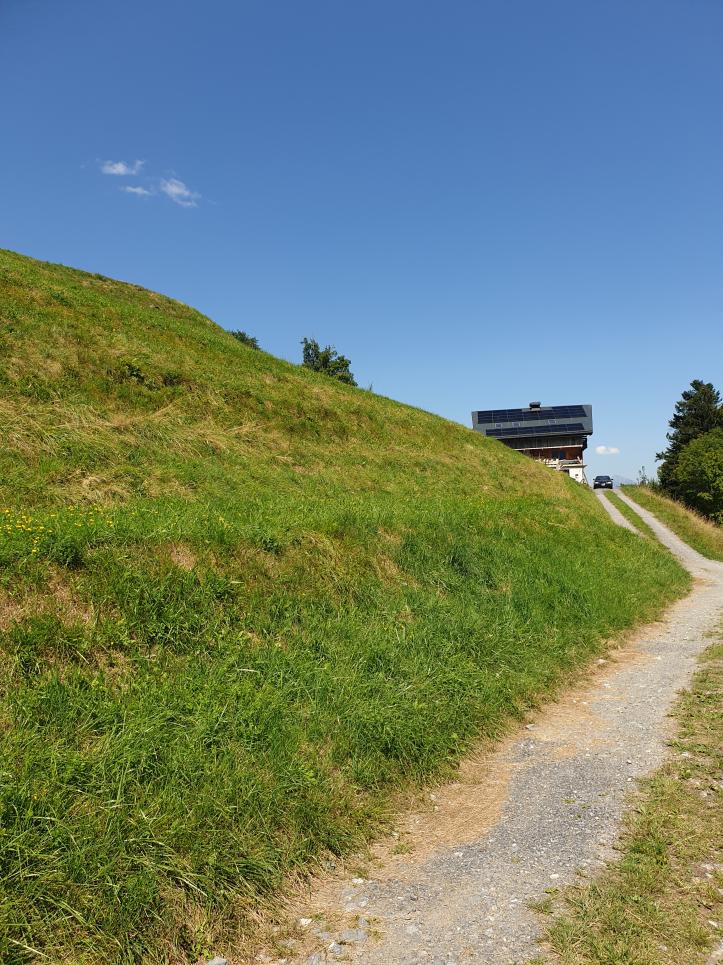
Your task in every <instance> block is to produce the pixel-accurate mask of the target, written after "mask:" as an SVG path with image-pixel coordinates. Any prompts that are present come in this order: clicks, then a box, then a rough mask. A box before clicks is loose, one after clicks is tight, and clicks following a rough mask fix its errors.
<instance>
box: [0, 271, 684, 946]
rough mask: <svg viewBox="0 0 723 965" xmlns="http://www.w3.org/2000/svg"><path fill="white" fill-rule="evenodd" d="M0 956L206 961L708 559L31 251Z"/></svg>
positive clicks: (6, 698) (3, 344) (8, 515)
mask: <svg viewBox="0 0 723 965" xmlns="http://www.w3.org/2000/svg"><path fill="white" fill-rule="evenodd" d="M0 322H1V324H0V420H1V423H0V424H1V426H2V432H3V446H2V448H1V450H0V492H1V494H0V508H1V509H2V511H3V512H2V515H3V518H4V522H2V523H1V524H0V562H1V563H2V569H1V570H0V573H1V576H0V648H1V649H2V651H3V663H2V668H3V669H2V672H1V676H0V696H1V698H2V703H1V708H0V720H2V727H0V769H1V770H2V773H3V781H2V784H1V785H0V819H1V821H2V826H1V828H0V888H1V889H2V894H1V895H0V958H1V959H2V960H3V961H6V962H16V961H26V960H35V959H36V958H38V957H39V955H40V954H41V953H42V954H44V955H46V956H48V957H49V959H50V960H51V961H58V962H60V961H73V962H86V961H87V962H101V961H102V962H128V961H138V960H144V961H154V962H159V961H172V962H192V961H195V960H196V959H197V958H198V956H199V955H201V954H203V953H205V952H208V951H210V950H211V948H212V947H213V948H214V949H215V950H216V951H221V950H225V949H231V948H232V946H233V940H232V937H231V936H233V935H237V934H238V933H239V932H238V929H239V928H241V929H243V927H244V922H245V921H246V919H247V915H248V912H249V909H251V908H253V907H254V905H255V903H256V902H258V900H259V898H260V897H262V896H263V895H264V894H267V893H269V892H271V891H273V890H274V889H275V888H277V887H278V886H279V884H280V883H281V881H282V878H283V875H284V874H285V873H287V872H288V871H289V870H290V869H294V868H299V867H303V866H304V865H305V863H306V862H308V861H309V860H310V859H311V858H312V857H313V856H314V855H316V854H319V853H320V852H321V851H323V850H324V849H331V850H332V851H335V852H342V851H344V850H346V849H349V848H351V847H354V846H355V845H357V844H359V843H360V842H361V841H363V840H364V839H365V838H367V837H368V836H369V835H370V834H372V833H374V830H375V828H378V827H379V822H380V821H381V820H382V819H383V817H384V814H385V808H386V807H387V802H388V799H389V792H390V790H391V789H393V788H395V787H398V786H400V785H403V784H405V783H409V782H414V781H419V780H422V779H424V778H428V777H431V776H433V775H437V774H440V773H443V772H444V771H445V769H448V768H449V767H450V766H451V765H452V764H453V763H454V761H455V759H457V758H458V757H459V755H460V754H462V753H463V752H464V751H465V749H466V748H468V747H469V746H470V744H471V742H473V741H475V740H476V739H478V738H479V737H480V736H481V735H486V736H494V735H496V734H498V733H500V731H501V729H502V728H503V727H504V726H505V722H506V721H508V720H509V719H510V718H511V717H514V716H520V715H522V714H524V712H525V709H526V708H527V707H529V706H530V705H531V704H532V703H534V702H535V701H537V700H539V699H540V698H541V697H542V696H544V695H545V694H547V693H549V692H550V691H551V690H553V689H554V688H555V687H556V686H558V685H559V684H560V683H561V682H563V681H564V679H565V677H566V675H569V674H570V673H572V672H573V671H575V669H576V668H579V667H581V666H584V664H585V663H586V662H587V661H589V660H590V658H591V656H592V655H593V654H596V653H599V652H600V651H601V650H602V649H603V648H604V646H605V641H606V639H607V638H609V637H610V636H611V635H613V634H615V633H617V632H619V631H621V630H622V629H624V628H626V627H629V626H631V625H632V624H633V623H635V622H638V621H639V620H642V619H649V618H651V617H652V616H653V615H654V614H655V613H656V612H657V611H658V610H659V609H660V607H661V606H662V605H663V604H664V603H665V602H666V601H667V600H669V599H671V598H672V597H673V596H675V595H678V594H680V593H681V592H683V590H684V589H685V587H686V586H687V576H686V575H685V574H684V573H683V571H682V570H681V569H680V568H679V567H678V565H677V564H676V563H675V562H674V560H673V559H672V557H671V556H670V555H669V554H668V553H667V552H666V551H664V550H663V549H662V548H660V547H659V546H657V545H655V544H653V543H652V542H650V541H643V540H641V539H639V538H637V537H635V536H633V535H632V534H630V533H626V532H623V531H621V530H618V529H616V528H615V527H614V526H613V525H612V524H611V523H610V522H609V520H608V518H607V516H606V515H605V514H604V512H603V510H602V508H601V507H600V506H599V505H598V503H597V500H596V499H595V498H594V497H593V495H592V493H591V492H589V491H588V490H586V489H584V488H582V487H580V486H578V485H576V484H574V483H572V482H570V481H569V480H568V479H566V478H564V477H562V476H561V475H556V474H554V473H551V472H549V471H548V470H546V469H544V468H542V467H540V466H537V465H535V464H534V463H532V462H531V461H529V460H527V459H525V458H524V457H522V456H519V455H516V454H515V453H513V452H511V451H509V450H507V449H505V448H504V447H503V446H501V445H499V444H497V443H495V442H492V441H490V440H486V439H483V438H481V437H480V436H479V435H477V434H474V433H473V432H471V431H470V430H466V429H464V428H463V427H461V426H458V425H455V424H452V423H450V422H447V421H445V420H443V419H440V418H437V417H435V416H432V415H429V414H427V413H424V412H420V411H418V410H415V409H412V408H409V407H407V406H403V405H400V404H398V403H395V402H392V401H390V400H388V399H384V398H380V397H378V396H375V395H372V394H370V393H368V392H364V391H362V390H359V389H354V388H350V387H346V386H342V385H339V384H335V383H333V382H330V381H329V380H326V379H325V378H324V377H323V376H317V375H315V374H313V373H309V372H306V371H304V370H302V369H300V368H298V367H296V366H293V365H290V364H287V363H284V362H281V361H279V360H277V359H274V358H271V357H269V356H268V355H265V354H264V353H259V352H255V351H254V350H252V349H249V348H247V347H245V346H244V345H242V344H240V343H238V342H236V341H235V340H234V339H232V338H231V337H230V336H229V335H228V334H227V333H226V332H224V331H223V330H222V329H220V328H218V327H217V326H216V325H214V324H213V323H212V322H210V321H209V320H208V319H206V318H204V317H203V316H201V315H199V314H198V313H197V312H195V311H193V310H192V309H190V308H187V307H186V306H184V305H181V304H179V303H177V302H175V301H173V300H171V299H168V298H164V297H162V296H159V295H156V294H154V293H152V292H149V291H146V290H143V289H140V288H137V287H135V286H132V285H125V284H121V283H118V282H113V281H110V280H108V279H106V278H101V277H99V276H94V275H89V274H86V273H83V272H80V271H75V270H72V269H69V268H64V267H60V266H56V265H48V264H42V263H39V262H36V261H33V260H31V259H29V258H25V257H21V256H19V255H15V254H13V253H10V252H0Z"/></svg>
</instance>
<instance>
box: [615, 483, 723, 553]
mask: <svg viewBox="0 0 723 965" xmlns="http://www.w3.org/2000/svg"><path fill="white" fill-rule="evenodd" d="M623 489H624V490H625V495H626V496H629V497H630V498H631V499H632V500H634V501H635V502H636V503H639V504H640V505H641V506H642V507H643V508H644V509H648V510H650V512H651V513H654V514H655V515H656V516H657V517H658V519H659V520H660V521H661V522H663V523H665V525H666V526H669V527H670V529H672V530H673V532H674V533H676V534H677V535H678V536H680V538H681V539H682V540H684V541H685V542H686V543H688V545H689V546H692V547H693V549H694V550H697V551H698V552H699V553H701V554H702V555H703V556H706V557H707V558H708V559H709V560H723V526H718V525H716V524H715V523H712V522H711V521H710V520H708V519H705V518H704V517H703V516H700V515H699V514H698V513H695V512H693V510H692V509H688V508H687V507H686V506H683V505H682V503H677V502H675V500H673V499H668V498H667V496H662V495H661V494H660V493H657V492H655V491H654V490H652V489H649V488H648V487H647V486H624V487H623Z"/></svg>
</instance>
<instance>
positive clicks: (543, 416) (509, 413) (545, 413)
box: [475, 405, 586, 425]
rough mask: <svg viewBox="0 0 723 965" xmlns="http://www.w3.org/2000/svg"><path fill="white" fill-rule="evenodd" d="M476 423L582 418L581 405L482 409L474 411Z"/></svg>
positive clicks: (583, 416) (583, 412) (582, 408)
mask: <svg viewBox="0 0 723 965" xmlns="http://www.w3.org/2000/svg"><path fill="white" fill-rule="evenodd" d="M475 415H476V422H477V425H489V424H494V423H496V422H501V423H506V422H545V421H547V420H548V419H584V418H585V416H586V413H585V407H584V406H582V405H551V406H547V407H544V408H539V409H484V410H482V411H480V412H477V413H475Z"/></svg>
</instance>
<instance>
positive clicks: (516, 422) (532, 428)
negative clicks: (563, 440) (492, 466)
mask: <svg viewBox="0 0 723 965" xmlns="http://www.w3.org/2000/svg"><path fill="white" fill-rule="evenodd" d="M472 425H473V427H474V428H475V429H477V431H478V432H483V433H484V434H485V435H486V436H492V438H494V439H517V438H519V437H520V436H523V437H530V436H540V437H549V436H570V435H575V436H589V435H592V406H591V405H548V406H540V407H539V408H538V407H537V406H535V407H534V408H527V409H483V410H481V411H479V412H473V413H472Z"/></svg>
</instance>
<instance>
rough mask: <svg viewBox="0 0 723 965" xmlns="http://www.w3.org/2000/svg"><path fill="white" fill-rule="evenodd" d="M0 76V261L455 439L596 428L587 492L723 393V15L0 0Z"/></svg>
mask: <svg viewBox="0 0 723 965" xmlns="http://www.w3.org/2000/svg"><path fill="white" fill-rule="evenodd" d="M0 77H1V78H2V86H1V88H0V90H1V91H2V94H0V97H2V105H3V131H4V135H5V136H4V137H3V142H2V143H3V147H2V152H0V172H2V177H1V178H0V245H1V246H3V247H8V248H12V249H15V250H18V251H21V252H24V253H27V254H30V255H34V256H35V257H38V258H43V259H48V260H51V261H61V262H64V263H66V264H71V265H75V266H77V267H82V268H86V269H89V270H92V271H99V272H102V273H104V274H107V275H111V276H114V277H117V278H122V279H126V280H130V281H134V282H136V283H138V284H142V285H145V286H147V287H149V288H153V289H156V290H159V291H162V292H165V293H167V294H170V295H173V296H174V297H176V298H179V299H181V300H182V301H185V302H188V303H190V304H192V305H194V306H196V307H197V308H199V309H200V310H201V311H204V312H206V313H207V314H208V315H210V316H211V317H212V318H214V319H215V320H216V321H217V322H219V323H220V324H221V325H224V326H226V327H229V328H243V329H246V330H247V331H249V332H251V333H253V334H255V335H256V336H257V337H258V338H259V340H260V341H261V344H262V345H263V347H264V348H266V349H268V350H269V351H271V352H273V353H274V354H276V355H280V356H282V357H285V358H288V359H291V360H294V361H296V360H298V359H299V358H300V346H299V341H300V339H301V338H302V337H303V336H305V335H308V336H313V337H315V338H317V339H319V341H321V342H323V343H326V342H331V343H333V344H335V345H336V346H337V348H338V349H339V350H340V351H343V352H344V353H345V354H347V355H349V356H350V357H351V359H352V362H353V365H352V368H353V371H354V373H355V375H356V376H357V378H358V380H359V382H360V384H362V385H365V386H366V385H369V384H372V385H373V387H374V389H375V390H376V391H378V392H380V393H383V394H385V395H389V396H392V397H393V398H396V399H400V400H403V401H405V402H408V403H411V404H414V405H418V406H421V407H422V408H425V409H429V410H431V411H433V412H438V413H440V414H442V415H445V416H447V417H449V418H451V419H456V420H458V421H460V422H463V423H465V424H467V425H469V424H470V415H469V414H470V411H471V410H472V409H479V408H492V407H495V406H515V405H524V404H526V403H527V402H529V401H530V400H531V399H541V400H543V402H547V403H551V404H557V403H559V404H565V403H577V402H591V403H592V404H593V412H594V418H595V434H594V436H593V438H592V442H591V450H590V467H591V470H592V472H593V473H596V472H611V473H619V474H623V475H627V476H633V477H634V476H635V475H636V473H637V470H638V468H639V467H640V466H641V465H643V464H644V465H646V466H647V467H648V470H650V469H651V468H652V467H653V465H654V454H655V452H656V450H657V449H659V448H660V447H661V446H662V445H663V444H664V434H665V429H666V422H667V420H668V418H669V417H670V415H671V413H672V408H673V405H674V403H675V401H676V399H677V398H679V396H680V393H681V392H682V390H683V389H684V388H685V387H686V386H687V384H688V383H689V382H690V380H691V379H693V378H702V379H705V380H711V381H714V382H715V383H716V384H717V385H718V386H719V387H721V388H723V384H722V383H723V123H722V122H721V119H722V118H723V4H721V3H719V2H718V0H679V2H670V0H606V2H605V3H600V2H594V0H545V2H544V3H540V2H538V0H524V2H523V0H499V2H497V0H495V2H487V0H475V2H466V0H465V2H462V0H445V2H437V0H424V2H421V3H420V2H419V0H413V2H412V0H383V2H382V0H365V2H364V3H346V2H342V0H333V2H332V0H329V2H320V0H308V2H299V0H293V2H292V0H288V2H275V0H258V2H243V0H237V2H231V0H205V2H204V3H200V2H198V3H194V4H179V3H177V2H173V3H172V2H170V0H154V2H153V3H148V2H147V0H144V2H140V0H124V2H123V3H106V2H102V0H64V2H63V3H58V2H57V0H1V2H0ZM121 162H122V164H123V165H124V167H118V166H117V165H119V164H120V163H121ZM141 162H142V163H141ZM109 164H110V165H116V167H115V168H113V167H112V166H111V167H109V166H108V165H109ZM104 166H105V170H106V173H104V170H103V169H104ZM126 171H127V173H118V172H126ZM114 172H115V173H114ZM128 189H133V190H128ZM144 192H147V193H144ZM596 446H607V447H610V448H616V449H619V450H620V451H619V453H618V454H616V455H597V454H596V453H595V447H596Z"/></svg>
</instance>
